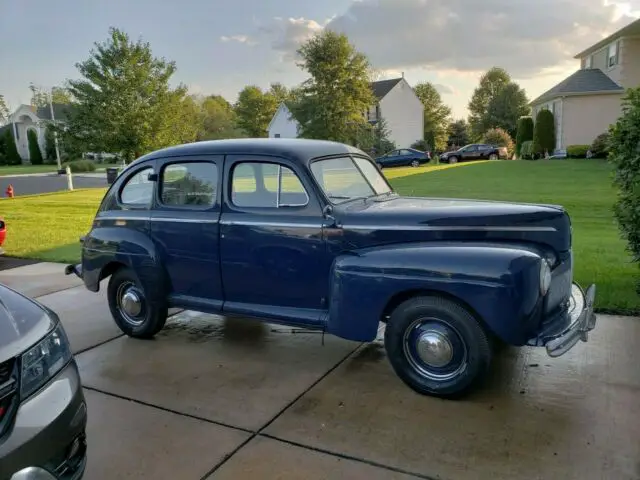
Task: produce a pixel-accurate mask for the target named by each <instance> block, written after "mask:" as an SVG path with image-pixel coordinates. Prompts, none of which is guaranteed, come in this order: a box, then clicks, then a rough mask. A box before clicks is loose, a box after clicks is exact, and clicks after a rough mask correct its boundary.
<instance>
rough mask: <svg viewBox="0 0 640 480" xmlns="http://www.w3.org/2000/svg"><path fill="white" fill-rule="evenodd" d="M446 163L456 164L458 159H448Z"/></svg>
mask: <svg viewBox="0 0 640 480" xmlns="http://www.w3.org/2000/svg"><path fill="white" fill-rule="evenodd" d="M447 163H458V157H449V161H448V162H447Z"/></svg>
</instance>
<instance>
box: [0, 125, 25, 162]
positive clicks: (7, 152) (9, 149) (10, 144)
mask: <svg viewBox="0 0 640 480" xmlns="http://www.w3.org/2000/svg"><path fill="white" fill-rule="evenodd" d="M3 144H4V156H5V158H6V163H7V165H21V164H22V157H20V154H19V153H18V147H17V146H16V141H15V139H14V138H13V134H12V133H11V129H7V130H5V132H4V142H3Z"/></svg>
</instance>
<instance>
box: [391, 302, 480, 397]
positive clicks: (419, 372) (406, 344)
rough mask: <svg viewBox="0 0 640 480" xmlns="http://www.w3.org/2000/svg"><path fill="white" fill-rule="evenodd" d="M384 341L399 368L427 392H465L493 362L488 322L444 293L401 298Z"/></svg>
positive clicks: (410, 382)
mask: <svg viewBox="0 0 640 480" xmlns="http://www.w3.org/2000/svg"><path fill="white" fill-rule="evenodd" d="M384 342H385V348H386V350H387V355H388V357H389V362H390V363H391V366H392V367H393V369H394V370H395V372H396V374H397V375H398V376H399V377H400V378H401V379H402V380H403V381H404V382H405V383H406V384H407V385H408V386H409V387H411V388H412V389H413V390H415V391H416V392H418V393H421V394H423V395H432V396H437V397H444V398H455V397H458V396H461V395H463V394H465V393H467V392H468V391H470V390H471V389H472V387H474V386H475V385H476V384H477V383H478V382H479V381H480V380H481V379H482V378H483V376H484V374H485V372H486V371H487V370H488V368H489V365H490V363H491V345H490V340H489V337H488V335H487V333H486V332H485V331H484V329H483V327H482V326H481V325H480V324H479V323H478V321H477V320H476V319H475V318H474V316H473V315H471V314H470V313H469V312H468V311H467V309H465V308H464V307H463V306H461V305H460V304H458V303H456V302H454V301H452V300H449V299H447V298H443V297H439V296H421V297H415V298H412V299H410V300H407V301H405V302H403V303H402V304H400V305H399V306H398V307H397V308H396V309H395V310H394V311H393V312H392V314H391V317H390V318H389V321H388V323H387V326H386V330H385V336H384Z"/></svg>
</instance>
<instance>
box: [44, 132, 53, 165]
mask: <svg viewBox="0 0 640 480" xmlns="http://www.w3.org/2000/svg"><path fill="white" fill-rule="evenodd" d="M54 131H55V127H54V126H53V125H52V124H48V125H47V129H46V130H45V132H44V157H45V158H46V159H47V160H48V163H54V162H52V160H53V161H55V160H56V143H55V142H56V141H55V138H54Z"/></svg>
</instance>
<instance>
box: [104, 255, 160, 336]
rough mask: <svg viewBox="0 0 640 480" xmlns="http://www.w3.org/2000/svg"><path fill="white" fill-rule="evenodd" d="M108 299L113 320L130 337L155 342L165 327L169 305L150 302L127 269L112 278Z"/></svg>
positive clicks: (131, 272) (119, 271)
mask: <svg viewBox="0 0 640 480" xmlns="http://www.w3.org/2000/svg"><path fill="white" fill-rule="evenodd" d="M107 295H108V299H109V309H110V310H111V315H112V316H113V319H114V320H115V322H116V324H117V325H118V327H120V330H122V331H123V332H124V333H125V334H127V335H129V336H130V337H136V338H151V337H153V336H154V335H155V334H156V333H158V332H159V331H160V330H162V328H163V327H164V324H165V322H166V320H167V313H168V309H167V307H166V305H165V304H161V305H158V304H157V303H153V302H149V301H148V299H147V297H146V295H145V292H144V289H143V288H142V286H141V285H140V282H139V281H138V279H137V278H136V276H135V274H134V273H133V271H132V270H131V269H129V268H125V267H123V268H121V269H119V270H117V271H116V272H115V273H114V274H113V275H112V276H111V279H110V280H109V287H108V292H107Z"/></svg>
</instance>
